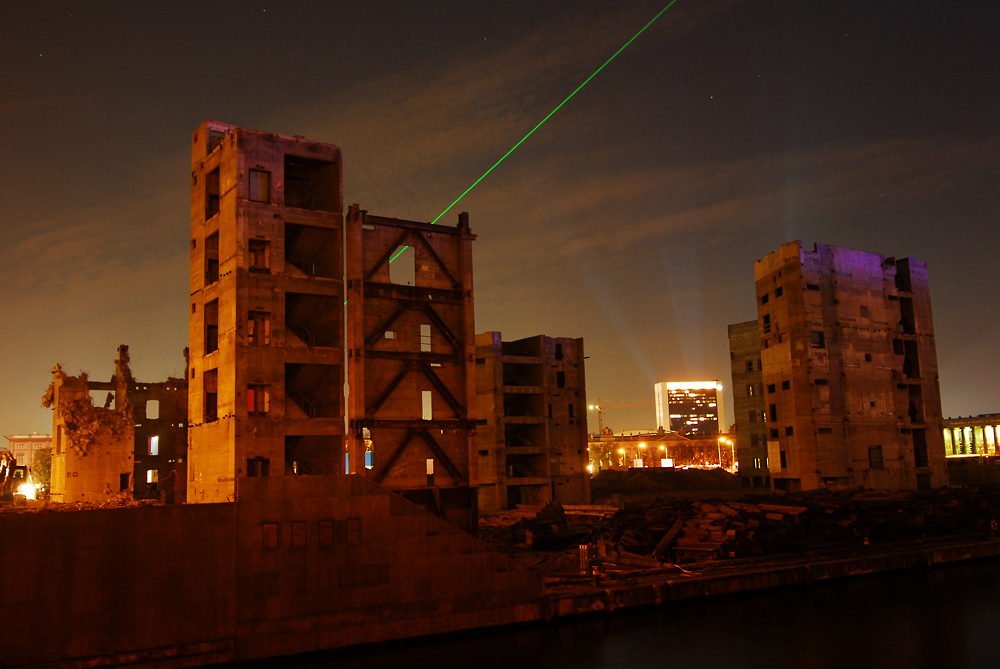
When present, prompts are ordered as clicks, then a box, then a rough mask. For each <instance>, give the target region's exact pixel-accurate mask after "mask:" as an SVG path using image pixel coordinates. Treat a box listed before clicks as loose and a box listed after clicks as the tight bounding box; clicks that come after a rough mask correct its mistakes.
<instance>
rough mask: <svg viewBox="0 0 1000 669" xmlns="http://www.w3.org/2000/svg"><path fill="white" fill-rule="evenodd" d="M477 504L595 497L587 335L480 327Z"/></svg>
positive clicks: (508, 505) (485, 507)
mask: <svg viewBox="0 0 1000 669" xmlns="http://www.w3.org/2000/svg"><path fill="white" fill-rule="evenodd" d="M476 386H477V392H478V395H477V402H478V415H479V420H478V425H477V428H476V437H475V443H476V450H477V452H478V456H477V457H478V461H479V474H480V481H479V506H480V508H481V509H482V510H484V511H495V510H499V509H510V508H514V507H516V506H517V505H518V504H544V503H547V502H552V501H556V502H559V503H560V504H589V503H590V473H589V471H588V470H587V464H588V459H589V456H588V451H587V413H586V409H587V391H586V377H585V374H584V354H583V339H571V338H567V337H545V336H541V335H540V336H536V337H527V338H525V339H518V340H516V341H503V339H502V337H501V334H500V333H499V332H486V333H483V334H479V335H476Z"/></svg>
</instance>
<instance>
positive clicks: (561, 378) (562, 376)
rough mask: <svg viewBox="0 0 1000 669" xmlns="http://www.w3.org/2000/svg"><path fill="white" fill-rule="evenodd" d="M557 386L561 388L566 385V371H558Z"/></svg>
mask: <svg viewBox="0 0 1000 669" xmlns="http://www.w3.org/2000/svg"><path fill="white" fill-rule="evenodd" d="M556 386H557V387H559V388H565V387H566V372H556Z"/></svg>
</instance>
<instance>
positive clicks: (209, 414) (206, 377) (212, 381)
mask: <svg viewBox="0 0 1000 669" xmlns="http://www.w3.org/2000/svg"><path fill="white" fill-rule="evenodd" d="M201 382H202V385H203V387H204V392H205V422H206V423H211V422H212V421H216V420H219V370H218V369H209V370H206V371H205V373H204V374H202V375H201Z"/></svg>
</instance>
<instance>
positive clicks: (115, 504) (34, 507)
mask: <svg viewBox="0 0 1000 669" xmlns="http://www.w3.org/2000/svg"><path fill="white" fill-rule="evenodd" d="M155 504H160V501H159V500H155V499H132V495H131V493H129V494H122V493H118V494H115V495H108V498H107V499H106V500H105V501H103V502H53V501H51V500H50V499H48V498H43V499H37V500H35V499H28V500H25V499H20V500H17V501H14V502H10V501H0V513H38V512H40V511H82V510H85V509H117V508H125V507H135V506H149V505H155Z"/></svg>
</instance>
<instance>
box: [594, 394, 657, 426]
mask: <svg viewBox="0 0 1000 669" xmlns="http://www.w3.org/2000/svg"><path fill="white" fill-rule="evenodd" d="M651 406H655V404H654V403H653V402H636V401H635V400H630V399H625V398H623V397H609V398H606V399H605V398H601V397H598V398H597V403H596V404H591V405H590V406H589V407H588V408H589V409H590V410H591V411H596V412H597V434H599V435H603V434H604V410H605V409H631V408H633V407H651Z"/></svg>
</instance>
